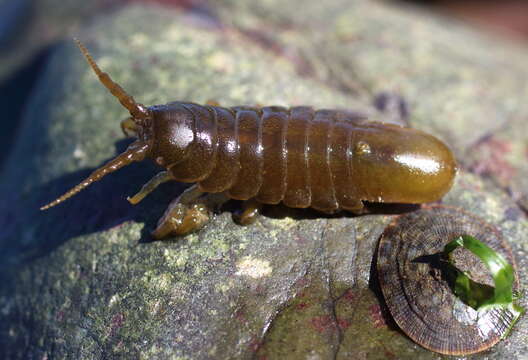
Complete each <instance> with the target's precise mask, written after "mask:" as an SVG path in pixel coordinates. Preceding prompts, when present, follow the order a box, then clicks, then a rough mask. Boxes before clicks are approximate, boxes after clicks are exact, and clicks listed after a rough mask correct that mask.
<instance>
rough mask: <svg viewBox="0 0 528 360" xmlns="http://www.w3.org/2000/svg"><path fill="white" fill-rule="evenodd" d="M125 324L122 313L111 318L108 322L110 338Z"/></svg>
mask: <svg viewBox="0 0 528 360" xmlns="http://www.w3.org/2000/svg"><path fill="white" fill-rule="evenodd" d="M124 322H125V315H124V314H123V313H117V314H115V315H114V316H112V320H110V336H114V335H115V334H116V333H117V331H118V330H119V329H120V328H121V327H122V326H123V324H124Z"/></svg>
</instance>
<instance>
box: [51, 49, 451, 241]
mask: <svg viewBox="0 0 528 360" xmlns="http://www.w3.org/2000/svg"><path fill="white" fill-rule="evenodd" d="M77 43H78V45H79V47H80V49H81V51H82V53H83V54H84V56H85V57H86V59H87V60H88V62H89V64H90V66H91V67H92V68H93V70H94V71H95V73H96V74H97V76H98V77H99V79H100V81H101V82H102V83H103V85H105V86H106V87H107V88H108V89H109V90H110V92H111V93H112V94H113V95H114V96H115V97H117V99H118V100H119V101H120V102H121V104H122V105H123V106H124V107H125V108H127V109H128V110H129V112H130V115H131V117H129V118H128V119H126V120H124V121H123V122H122V123H121V127H122V129H123V131H125V133H133V134H134V135H135V136H137V141H136V142H134V143H133V144H132V145H130V147H129V148H128V149H127V150H126V151H125V152H124V153H122V154H121V155H119V156H117V157H116V158H115V159H113V160H111V161H110V162H109V163H108V164H106V165H104V166H103V167H101V168H100V169H98V170H96V171H94V172H93V173H92V174H91V175H90V176H89V177H88V178H87V179H86V180H84V181H83V182H81V183H80V184H79V185H77V186H76V187H74V188H73V189H72V190H70V191H69V192H67V193H66V194H64V195H63V196H61V197H60V198H58V199H56V200H54V201H53V202H51V203H50V204H48V205H46V206H44V207H42V209H47V208H49V207H52V206H55V205H57V204H59V203H61V202H62V201H64V200H66V199H67V198H69V197H71V196H73V195H74V194H76V193H77V192H79V191H80V190H82V189H83V188H85V187H86V186H88V185H89V184H91V183H93V182H94V181H97V180H99V179H101V178H102V177H103V176H105V175H106V174H108V173H111V172H113V171H115V170H117V169H119V168H122V167H123V166H126V165H128V164H130V163H131V162H133V161H141V160H143V159H145V158H151V159H153V160H154V161H155V162H156V163H157V164H159V165H160V166H162V167H164V168H165V169H166V170H165V171H163V172H161V173H159V174H158V175H156V176H155V177H154V178H153V179H152V180H151V181H150V182H149V183H148V184H146V185H145V186H144V187H143V189H142V190H141V191H140V192H139V193H138V194H137V195H135V196H134V197H132V198H130V199H129V201H130V202H131V203H133V204H135V203H137V202H139V201H140V200H141V199H142V198H143V197H145V196H146V195H147V194H148V193H149V192H150V191H152V190H153V189H154V188H156V186H157V185H159V184H161V183H162V182H165V181H168V180H175V181H181V182H187V183H195V185H193V186H192V187H191V188H189V189H188V190H187V191H186V192H185V193H184V194H182V195H181V196H180V197H179V198H178V199H176V200H175V201H173V203H171V205H170V206H169V208H168V209H167V211H166V213H165V214H164V216H163V217H162V218H161V219H160V222H159V224H158V227H157V228H156V230H155V231H154V232H153V236H154V237H155V238H162V237H165V236H168V235H170V234H184V233H187V232H189V231H192V230H194V229H196V228H199V227H201V226H202V225H203V224H204V223H205V222H206V221H207V219H208V215H207V211H208V206H209V205H210V204H208V202H207V201H205V200H204V198H203V197H201V196H202V195H203V194H204V193H213V194H217V199H218V198H219V197H220V196H218V195H219V194H221V195H222V196H221V197H224V198H226V199H238V200H250V201H249V202H247V204H248V205H246V210H245V211H244V213H243V214H242V216H241V217H240V219H239V220H240V222H241V223H249V222H251V220H252V219H253V218H254V215H255V214H256V213H257V209H258V206H259V205H260V204H278V203H280V202H282V203H284V204H285V205H286V206H289V207H295V208H307V207H312V208H314V209H316V210H319V211H322V212H324V213H335V212H337V211H340V210H348V211H351V212H354V213H360V212H362V211H363V201H372V202H390V203H416V204H418V203H426V202H431V201H435V200H438V199H439V198H441V197H442V196H443V195H444V194H445V193H446V192H447V191H448V190H449V188H450V187H451V185H452V183H453V179H454V176H455V174H456V169H457V167H456V162H455V159H454V157H453V154H452V153H451V151H450V150H449V149H448V148H447V146H446V145H444V144H443V143H442V142H441V141H440V140H438V139H437V138H435V137H433V136H431V135H429V134H426V133H424V132H422V131H419V130H416V129H412V128H406V127H400V126H396V125H388V124H383V123H379V122H369V121H367V120H366V119H365V118H363V117H360V116H358V115H357V114H354V113H352V112H347V111H341V110H314V109H313V108H311V107H308V106H298V107H292V108H284V107H277V106H268V107H246V106H241V107H231V108H225V107H220V106H214V105H205V106H202V105H198V104H194V103H185V102H172V103H168V104H165V105H154V106H150V107H146V106H143V105H141V104H138V103H136V102H135V101H134V99H133V98H132V97H131V96H130V95H128V94H127V93H126V92H125V91H124V90H123V89H122V88H121V87H120V86H119V85H118V84H116V83H115V82H113V81H112V80H111V79H110V77H109V76H108V74H106V73H104V72H102V71H101V70H100V69H99V68H98V66H97V65H96V63H95V62H94V60H93V59H92V58H91V56H90V55H89V54H88V51H87V50H86V49H85V48H84V46H83V45H82V44H81V43H80V42H79V41H77Z"/></svg>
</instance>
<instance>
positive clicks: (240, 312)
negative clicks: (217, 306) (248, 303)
mask: <svg viewBox="0 0 528 360" xmlns="http://www.w3.org/2000/svg"><path fill="white" fill-rule="evenodd" d="M234 315H235V319H237V320H238V321H240V322H241V323H245V322H246V321H247V319H246V313H245V311H244V310H242V309H238V310H237V311H235V314H234Z"/></svg>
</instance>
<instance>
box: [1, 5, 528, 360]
mask: <svg viewBox="0 0 528 360" xmlns="http://www.w3.org/2000/svg"><path fill="white" fill-rule="evenodd" d="M215 4H217V5H216V8H214V9H201V11H194V12H191V13H189V12H182V11H176V10H171V9H166V8H161V7H156V6H149V7H140V6H128V7H126V8H125V9H124V10H123V11H122V12H119V13H117V14H113V15H111V16H108V17H106V18H101V19H99V21H97V22H96V23H94V24H93V25H92V26H91V27H90V28H88V29H86V30H85V31H84V32H83V33H82V36H81V38H82V40H84V41H85V43H86V45H87V46H88V48H89V49H90V50H91V51H92V53H93V55H94V57H95V58H96V59H97V61H98V62H99V64H100V66H101V67H103V68H104V69H105V70H106V71H108V72H109V73H110V74H111V75H112V77H113V78H114V79H115V80H116V81H118V82H119V83H120V84H121V85H122V86H123V87H124V88H125V89H127V90H128V91H129V92H130V93H131V94H133V95H134V96H135V97H136V99H138V101H140V102H142V103H144V104H156V103H164V102H167V101H171V100H176V99H179V100H189V101H194V102H198V103H202V102H205V101H206V100H208V99H215V100H218V101H219V102H220V103H222V104H225V105H238V104H277V105H298V104H312V105H314V106H316V107H346V108H351V109H356V110H359V111H362V112H365V113H367V114H369V115H371V116H372V117H375V118H377V117H380V118H381V117H383V114H380V113H378V112H376V110H375V109H374V108H373V107H372V106H371V102H372V99H373V98H374V97H375V94H380V93H386V94H389V93H397V94H399V95H401V96H403V97H404V98H405V99H406V100H407V101H408V103H409V104H410V112H409V117H408V119H407V121H408V122H409V123H410V124H411V125H412V126H414V127H418V128H421V129H424V130H426V131H429V132H432V133H434V134H435V135H438V136H439V137H441V138H442V139H444V140H445V141H446V142H447V143H448V144H450V146H452V148H453V149H454V150H455V152H456V154H457V157H458V159H459V161H460V163H461V165H462V168H463V169H462V170H461V171H460V173H459V176H458V178H457V181H456V183H455V185H454V188H453V189H452V191H451V192H450V193H449V194H448V195H447V196H446V197H445V198H444V199H443V203H445V204H447V205H452V206H458V207H461V208H463V209H466V210H467V211H471V212H473V213H474V214H476V215H478V216H480V217H482V218H484V219H485V220H486V221H488V222H490V223H491V224H493V225H495V226H496V227H497V228H498V229H499V230H500V231H502V233H503V234H504V236H505V237H506V239H507V240H508V241H509V242H510V243H511V245H512V248H513V251H514V253H515V256H516V257H517V260H518V264H517V266H518V275H519V277H520V279H521V290H523V291H524V290H525V289H526V286H527V282H528V274H527V270H528V264H527V261H526V253H527V252H528V241H527V240H526V239H528V236H527V235H528V221H527V218H526V215H525V213H523V212H522V210H521V209H520V208H519V207H518V206H517V204H516V202H519V203H520V205H522V204H523V203H522V199H523V196H526V191H527V189H528V187H527V186H526V184H525V183H523V181H524V182H525V181H526V179H527V178H528V177H527V176H526V175H528V174H527V172H528V168H526V166H524V165H523V164H524V163H525V162H526V159H525V158H524V161H523V157H526V154H525V153H524V152H523V151H526V150H523V149H526V146H527V143H526V142H527V140H526V139H527V137H526V136H527V135H526V131H522V130H523V121H522V119H524V118H525V117H526V115H527V112H528V107H527V105H526V102H525V101H524V100H525V99H524V98H523V96H522V95H523V94H526V93H527V91H526V87H527V85H526V84H528V68H526V66H525V64H526V63H527V62H526V60H527V59H528V54H526V53H524V52H522V51H520V50H518V49H516V48H514V47H511V48H509V49H505V50H504V51H500V52H490V51H489V49H493V48H494V47H495V46H498V45H497V44H496V43H495V42H494V41H492V40H489V39H484V38H481V37H479V36H478V35H475V34H474V33H472V32H470V31H467V30H466V29H465V28H463V27H460V26H459V25H457V24H452V23H448V22H447V21H446V20H445V19H438V18H431V17H429V16H425V15H424V14H419V13H413V12H410V13H409V12H403V11H401V10H399V9H397V8H391V7H388V6H387V5H380V4H377V3H374V2H371V1H359V0H357V1H354V2H351V1H344V0H336V1H333V2H332V4H331V5H330V6H329V5H328V4H323V3H317V2H300V1H291V2H287V3H286V4H283V3H282V2H281V3H279V2H278V1H276V0H268V1H262V2H259V5H258V6H256V7H255V6H253V4H252V6H251V8H249V5H247V4H246V2H239V1H227V0H223V1H218V2H215ZM279 4H280V5H279ZM329 24H331V25H329ZM447 25H449V26H447ZM490 69H492V70H490ZM384 98H385V97H378V100H379V99H384ZM381 102H383V101H381ZM403 110H405V109H403ZM403 112H404V113H405V112H406V111H403ZM125 116H126V112H125V111H124V110H123V109H122V108H120V106H119V105H118V104H116V102H115V100H114V99H113V98H111V96H109V95H108V94H107V92H106V91H105V90H104V89H103V88H102V86H101V85H100V84H99V83H98V82H97V80H96V78H95V76H94V75H93V74H92V73H91V72H90V70H89V69H88V67H87V66H86V64H85V63H84V60H83V59H82V58H81V56H80V55H79V53H78V51H77V50H76V49H75V48H74V46H73V44H69V43H68V44H64V45H63V46H61V47H60V48H58V49H57V50H56V52H55V53H54V54H53V58H52V60H51V61H50V63H49V66H48V67H47V69H46V72H45V73H44V74H43V77H42V79H41V81H40V84H39V88H38V89H37V91H35V95H34V96H33V98H32V100H31V102H30V104H29V105H28V111H27V114H26V119H25V122H24V127H23V128H22V129H21V131H20V138H19V141H18V142H17V145H16V148H15V149H14V150H13V153H12V155H11V157H10V159H9V161H8V163H7V164H6V166H5V171H4V172H3V173H2V176H1V182H0V187H1V190H2V193H3V194H5V196H3V198H2V199H1V200H0V214H1V218H0V225H2V226H1V227H0V229H1V230H0V254H1V255H0V260H1V261H0V263H1V264H2V281H3V286H2V288H1V289H0V317H1V318H2V320H3V321H1V322H0V348H1V349H0V355H4V356H3V358H15V359H17V358H68V357H76V358H82V359H93V358H97V359H98V358H106V357H111V358H116V357H123V358H159V359H169V358H182V359H184V358H193V359H209V358H225V359H233V358H242V359H245V358H267V359H279V358H284V357H285V356H288V358H291V359H305V358H307V357H310V358H321V359H329V358H339V359H347V358H358V359H361V358H368V359H377V358H380V359H385V358H403V359H405V358H409V359H411V358H412V359H414V358H423V359H435V358H438V357H439V356H438V355H437V354H434V353H431V352H428V351H426V350H424V349H422V348H420V347H419V346H418V345H416V344H414V343H413V342H412V341H410V340H409V339H408V338H407V337H405V336H403V335H402V334H401V333H400V332H399V331H398V330H397V328H396V327H395V325H394V324H392V323H391V320H390V316H388V315H387V314H386V313H385V310H384V307H383V304H382V302H381V298H380V297H379V291H378V289H377V288H376V281H374V279H373V278H371V274H372V271H373V270H372V268H371V264H372V259H373V257H374V251H375V247H376V244H377V241H378V239H379V236H380V234H381V232H382V231H383V229H384V228H385V226H386V225H387V224H388V223H389V222H390V221H391V219H392V218H393V216H394V215H390V214H387V211H385V214H373V215H367V216H361V217H347V216H344V217H336V218H325V217H321V216H319V215H317V214H314V213H312V212H307V211H293V210H288V209H283V208H275V209H271V208H270V209H268V211H267V212H266V213H265V216H262V217H260V218H259V220H258V221H257V223H256V224H254V225H252V226H248V227H240V226H237V225H235V224H233V222H232V220H231V218H230V215H229V213H228V212H223V213H221V214H220V215H218V216H217V217H216V218H215V219H214V220H213V221H212V222H211V223H210V224H209V225H208V226H207V227H206V228H204V229H203V230H202V231H200V232H198V233H196V234H193V235H189V236H186V237H184V238H179V239H172V240H169V241H163V242H148V240H149V236H148V232H149V231H150V230H152V228H153V226H154V225H155V222H156V220H157V218H158V217H159V216H160V215H161V213H162V212H163V210H164V208H165V206H166V205H167V204H168V202H169V201H170V200H171V198H172V197H173V196H175V195H177V194H178V193H179V192H180V191H181V189H182V186H181V185H175V184H165V185H164V186H162V188H161V189H159V190H157V191H156V192H154V193H153V194H151V195H150V196H149V197H148V198H147V199H145V200H144V201H143V202H142V203H141V204H140V205H138V206H136V207H132V206H130V205H129V204H128V203H127V202H126V200H125V197H126V196H127V195H131V194H133V193H134V192H135V191H137V189H138V188H139V187H140V186H141V184H142V183H144V182H145V181H146V180H148V178H149V177H151V176H152V175H153V174H155V172H156V171H157V170H155V168H154V166H152V165H150V164H145V163H142V164H135V165H132V166H129V167H128V168H126V169H123V170H121V171H120V172H118V173H116V174H113V175H112V176H111V177H108V178H105V179H104V180H103V181H101V182H100V183H98V184H96V185H94V186H92V187H91V188H89V189H88V190H86V191H85V192H84V193H81V194H80V195H78V196H77V197H76V198H74V199H72V200H70V201H68V202H66V203H64V204H63V205H61V206H60V207H57V208H54V209H52V210H49V211H48V212H46V213H39V212H38V207H39V206H40V205H41V204H43V203H45V202H46V201H48V200H50V199H52V198H53V197H55V196H56V195H59V194H60V193H62V192H63V191H64V190H65V189H66V188H69V187H70V186H72V185H74V184H76V183H77V182H79V180H81V179H82V178H83V177H85V176H86V175H87V174H88V173H89V172H90V171H91V170H93V169H94V168H95V167H97V166H99V165H100V164H101V163H103V162H104V161H106V160H108V159H109V158H111V157H113V156H114V155H115V153H116V148H117V150H119V151H121V150H123V148H124V146H125V145H126V142H125V141H123V140H121V139H122V135H121V133H120V131H119V126H118V121H119V120H121V119H122V118H124V117H125ZM490 139H491V140H490ZM493 141H499V142H502V143H504V142H508V143H509V144H510V145H508V146H509V149H512V150H511V151H510V152H508V157H507V159H506V160H505V161H507V162H508V164H509V166H511V168H514V169H515V171H514V172H513V173H512V174H511V176H508V177H506V178H504V179H503V178H500V177H499V176H498V175H497V174H498V172H497V171H499V173H500V171H503V168H502V167H500V163H499V164H498V163H497V162H490V164H491V165H489V166H491V168H488V167H485V166H484V165H480V167H479V164H480V163H481V162H484V161H489V160H490V156H488V155H486V153H485V152H484V151H481V149H480V146H483V145H482V144H488V145H485V146H489V147H490V149H491V150H490V151H492V152H493V151H498V150H497V149H500V148H501V147H500V146H499V147H497V146H495V144H494V143H493ZM490 144H491V145H490ZM508 146H506V148H508ZM493 166H498V167H497V168H498V169H499V170H497V171H495V170H493V169H497V168H493ZM483 168H484V169H487V170H486V171H484V170H482V169H483ZM490 169H491V170H490ZM488 170H489V171H488ZM470 171H472V172H473V173H471V172H470ZM485 175H490V176H488V177H486V176H485ZM499 180H500V181H499ZM497 185H498V186H497ZM504 189H515V192H513V194H514V195H515V196H512V195H511V194H512V192H510V193H508V192H506V191H504ZM388 209H389V210H390V208H388ZM522 305H523V306H525V307H527V302H526V299H524V300H522ZM527 333H528V322H527V321H526V319H522V320H521V321H520V322H519V324H518V325H517V326H516V328H515V330H514V331H513V333H512V334H511V336H510V337H508V338H507V339H506V340H505V341H503V342H501V343H499V344H498V345H497V346H495V347H494V348H493V349H492V350H490V351H489V352H487V353H485V354H484V355H476V356H474V358H476V359H478V358H488V359H489V358H491V359H502V358H505V357H508V358H519V359H520V358H521V357H522V355H523V354H526V353H527V352H528V346H527V345H526V344H528V339H527V338H526V334H527Z"/></svg>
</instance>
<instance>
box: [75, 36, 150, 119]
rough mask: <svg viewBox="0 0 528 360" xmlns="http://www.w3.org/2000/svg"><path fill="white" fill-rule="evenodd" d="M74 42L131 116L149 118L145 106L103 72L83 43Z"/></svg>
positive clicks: (77, 40) (102, 81)
mask: <svg viewBox="0 0 528 360" xmlns="http://www.w3.org/2000/svg"><path fill="white" fill-rule="evenodd" d="M73 41H75V43H76V44H77V46H78V47H79V49H80V50H81V53H82V54H83V55H84V57H85V58H86V61H87V62H88V64H89V65H90V67H91V68H92V69H93V71H94V72H95V74H96V75H97V77H98V78H99V80H100V81H101V83H102V84H103V85H104V86H105V87H106V88H107V89H108V90H110V92H111V93H112V95H114V96H115V97H116V98H117V99H118V100H119V102H120V103H121V105H123V106H124V107H125V108H127V110H128V111H130V114H131V115H132V116H133V117H135V118H137V119H143V118H146V117H148V111H147V109H146V108H145V106H143V105H141V104H138V103H136V101H135V100H134V98H133V97H132V96H130V95H128V94H127V92H126V91H125V90H124V89H123V88H122V87H121V86H119V84H117V83H115V82H114V81H113V80H112V79H111V78H110V75H108V74H107V73H105V72H103V71H102V70H101V69H100V68H99V66H97V64H96V62H95V60H94V59H93V58H92V56H91V55H90V53H89V52H88V49H86V47H85V46H84V45H83V43H82V42H81V41H80V40H79V39H77V38H74V39H73Z"/></svg>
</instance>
